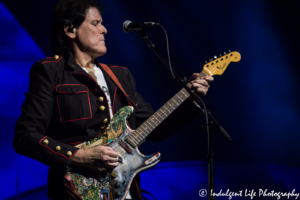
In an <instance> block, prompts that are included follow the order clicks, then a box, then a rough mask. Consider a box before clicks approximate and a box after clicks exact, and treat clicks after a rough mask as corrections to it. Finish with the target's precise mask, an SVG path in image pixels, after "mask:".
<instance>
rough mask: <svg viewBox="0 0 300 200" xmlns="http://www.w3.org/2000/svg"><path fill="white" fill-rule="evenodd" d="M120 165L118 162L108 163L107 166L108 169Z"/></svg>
mask: <svg viewBox="0 0 300 200" xmlns="http://www.w3.org/2000/svg"><path fill="white" fill-rule="evenodd" d="M119 164H120V163H119V162H108V163H107V166H108V167H117V166H118V165H119Z"/></svg>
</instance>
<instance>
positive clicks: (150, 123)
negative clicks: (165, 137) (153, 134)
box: [146, 117, 155, 130]
mask: <svg viewBox="0 0 300 200" xmlns="http://www.w3.org/2000/svg"><path fill="white" fill-rule="evenodd" d="M150 118H151V117H150ZM146 122H148V124H150V125H151V126H152V127H153V129H152V130H154V129H155V126H153V125H152V124H151V123H150V121H149V120H147V121H146Z"/></svg>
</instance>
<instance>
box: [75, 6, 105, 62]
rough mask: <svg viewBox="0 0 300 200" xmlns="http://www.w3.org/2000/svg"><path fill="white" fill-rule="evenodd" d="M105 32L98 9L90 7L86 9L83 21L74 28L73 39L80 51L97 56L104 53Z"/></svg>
mask: <svg viewBox="0 0 300 200" xmlns="http://www.w3.org/2000/svg"><path fill="white" fill-rule="evenodd" d="M106 33H107V30H106V28H105V27H104V26H103V25H102V17H101V14H100V12H99V10H98V9H97V8H94V7H91V8H89V9H88V10H87V11H86V18H85V20H84V22H83V23H82V24H81V25H80V26H79V27H78V28H77V29H76V38H75V40H76V43H77V45H78V47H79V49H80V51H81V52H83V53H86V54H88V55H89V56H92V57H99V56H102V55H104V54H105V53H106V46H105V39H104V35H105V34H106Z"/></svg>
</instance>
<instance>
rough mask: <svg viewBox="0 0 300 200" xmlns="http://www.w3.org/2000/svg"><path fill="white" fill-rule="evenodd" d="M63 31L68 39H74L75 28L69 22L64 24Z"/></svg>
mask: <svg viewBox="0 0 300 200" xmlns="http://www.w3.org/2000/svg"><path fill="white" fill-rule="evenodd" d="M64 31H65V33H66V35H67V36H68V37H69V38H70V39H75V37H76V28H75V27H74V26H73V25H72V24H71V25H70V24H65V26H64Z"/></svg>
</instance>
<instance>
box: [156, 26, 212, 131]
mask: <svg viewBox="0 0 300 200" xmlns="http://www.w3.org/2000/svg"><path fill="white" fill-rule="evenodd" d="M158 26H160V27H161V28H162V29H163V31H164V32H165V35H166V45H167V53H168V61H169V63H168V64H169V69H170V72H171V74H172V76H173V78H174V79H176V78H175V76H174V73H173V68H172V65H171V57H170V50H169V39H168V34H167V31H166V29H165V28H164V27H163V26H162V25H160V24H158ZM193 96H194V97H195V96H196V98H197V99H198V100H199V101H200V102H201V106H202V107H203V109H202V108H201V106H200V105H198V104H197V105H198V106H199V109H201V111H202V113H203V114H204V115H205V121H206V131H207V135H208V134H209V123H208V115H207V110H206V106H205V103H204V102H203V101H202V99H201V98H200V97H199V96H198V95H193Z"/></svg>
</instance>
